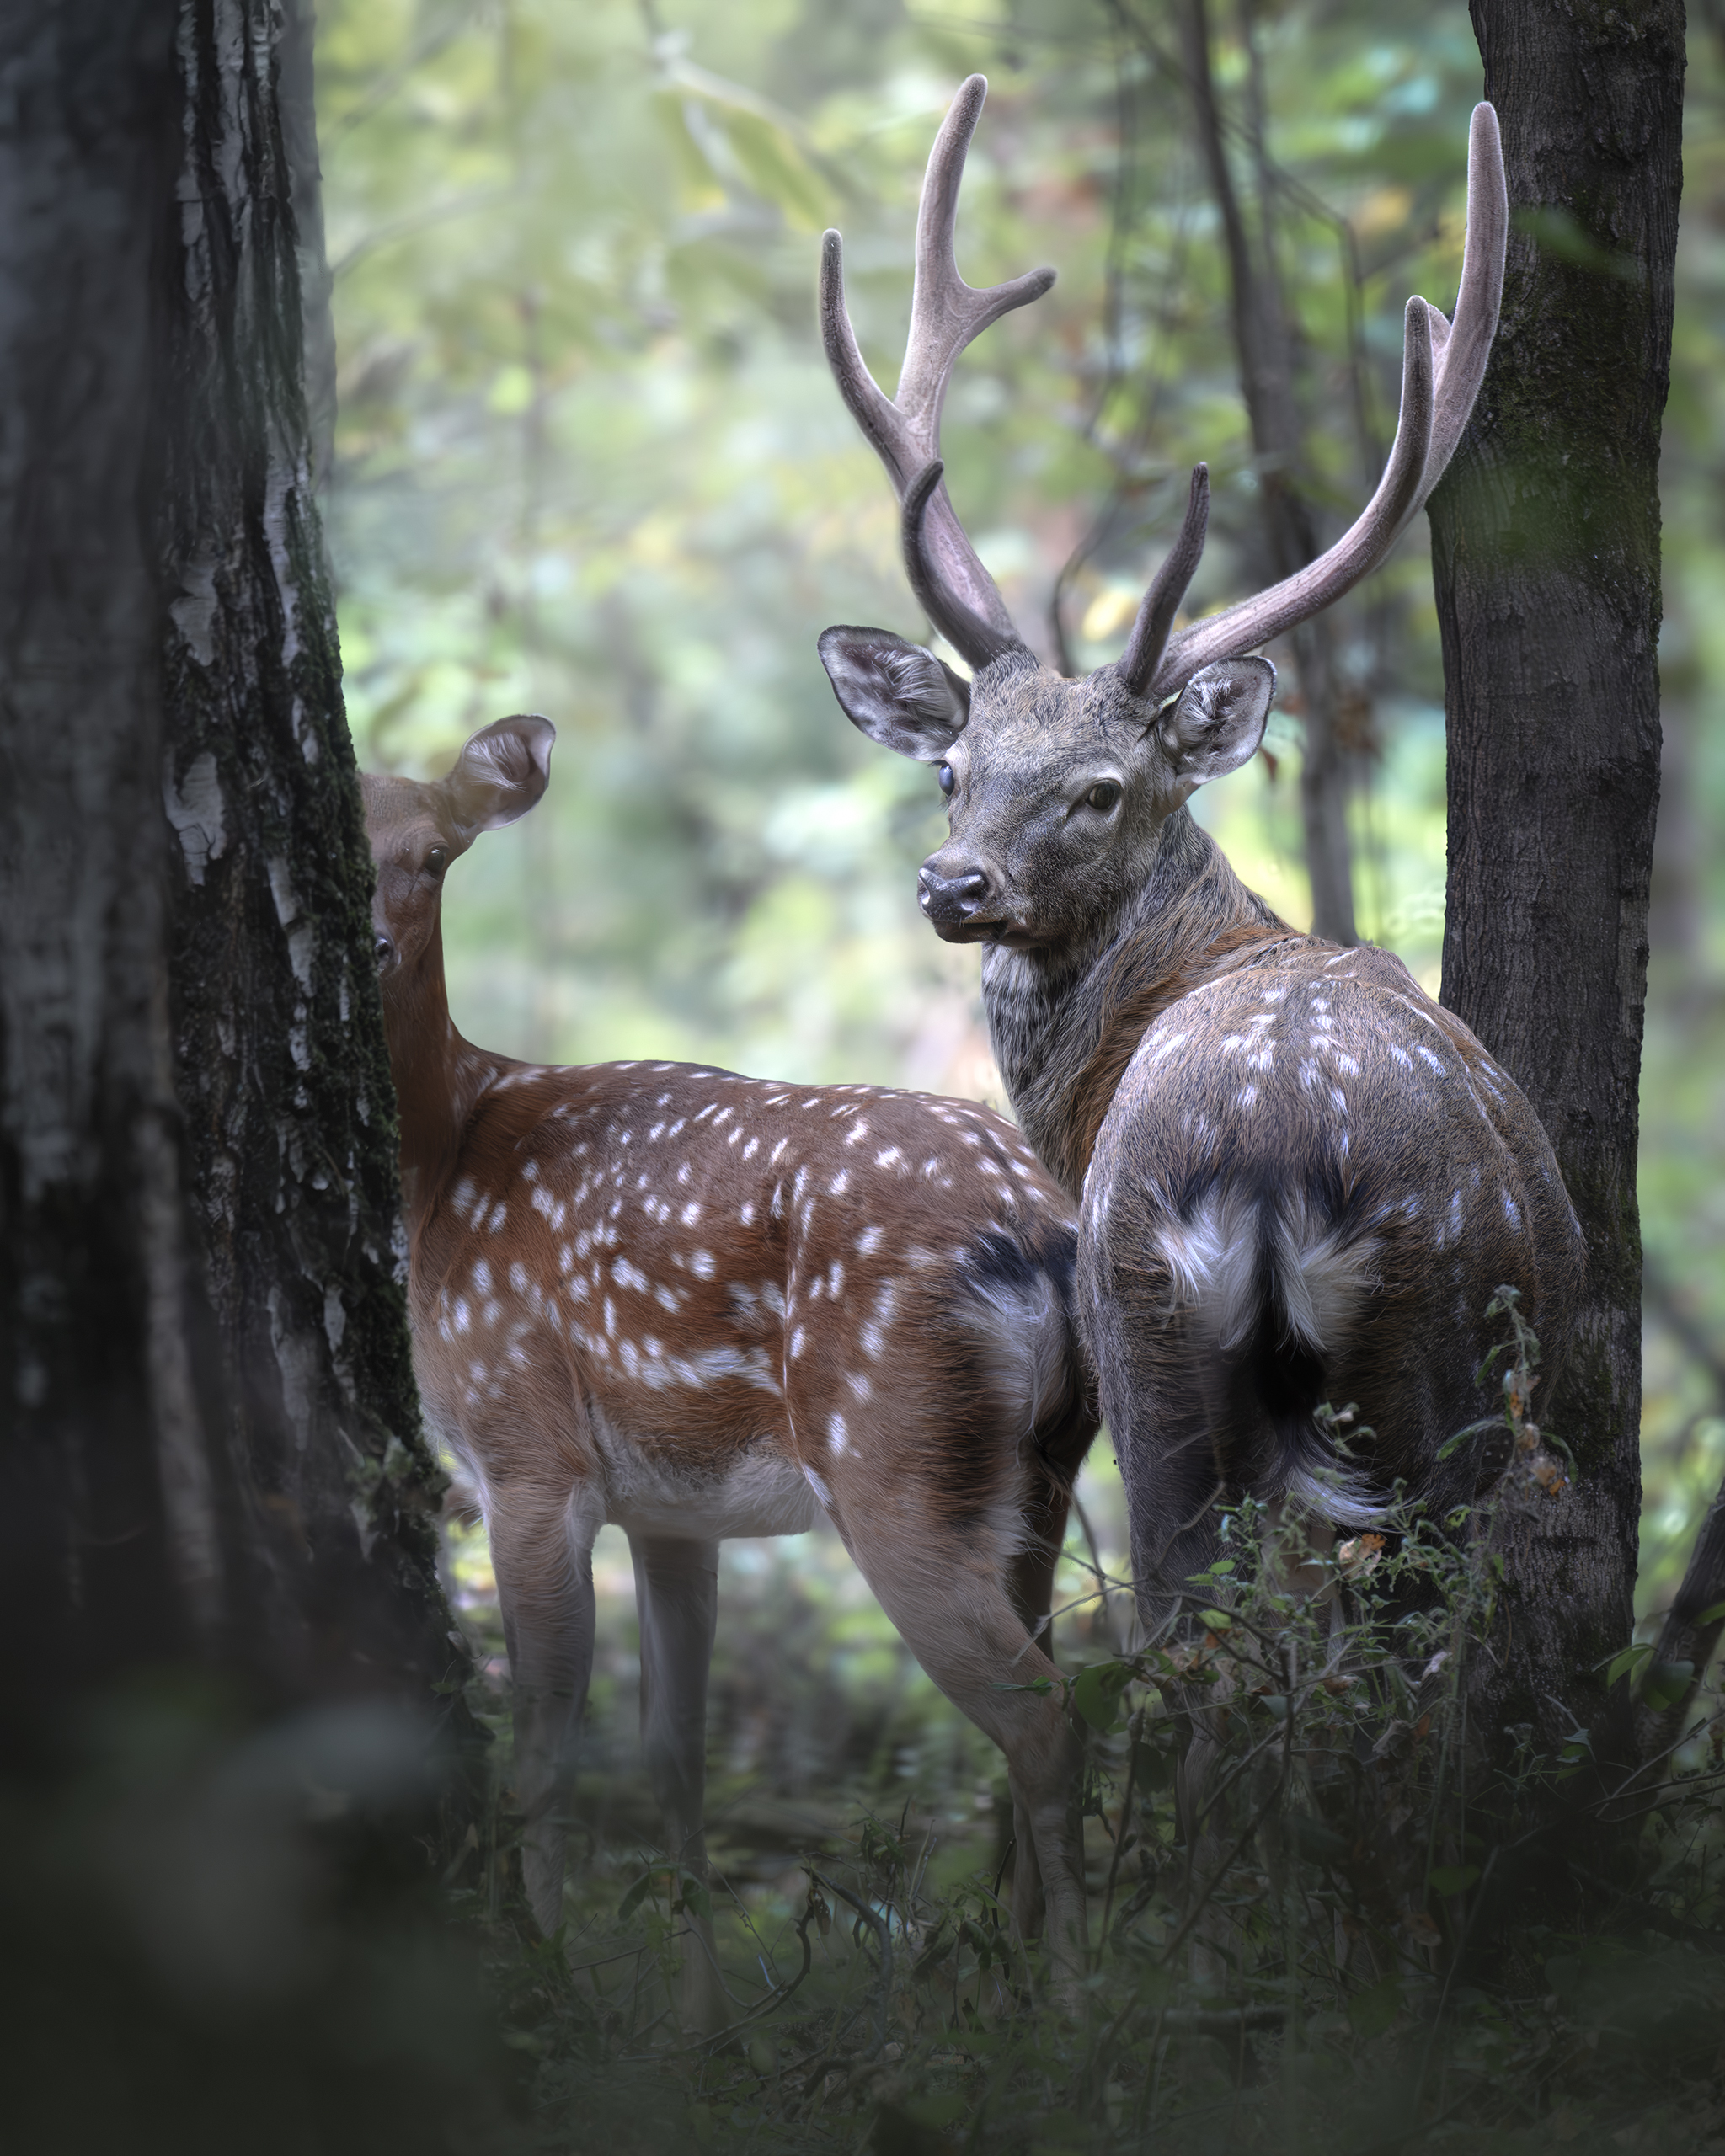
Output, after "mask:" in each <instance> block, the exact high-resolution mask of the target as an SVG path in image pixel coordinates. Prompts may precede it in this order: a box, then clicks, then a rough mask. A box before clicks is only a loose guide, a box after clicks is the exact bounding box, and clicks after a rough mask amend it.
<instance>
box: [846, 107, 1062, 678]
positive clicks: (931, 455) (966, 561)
mask: <svg viewBox="0 0 1725 2156" xmlns="http://www.w3.org/2000/svg"><path fill="white" fill-rule="evenodd" d="M987 94H988V83H987V80H986V78H985V77H984V76H981V75H972V76H971V77H969V80H968V81H966V82H965V83H964V84H963V86H962V87H961V88H960V89H959V94H958V95H957V97H955V98H954V99H953V103H952V105H951V108H950V109H949V110H948V114H947V116H946V119H945V120H944V121H943V123H942V125H941V130H940V132H939V134H938V135H937V136H936V137H935V141H934V147H933V148H932V150H931V151H930V152H929V157H928V168H927V172H926V173H925V174H924V176H923V181H922V200H921V207H920V209H919V210H918V211H917V216H916V282H915V285H914V286H913V289H912V292H911V334H910V339H909V341H908V343H907V344H906V346H905V364H904V366H903V368H902V369H901V370H900V376H899V386H898V390H897V393H896V394H895V396H894V397H893V398H891V399H890V400H889V398H886V397H885V396H884V394H883V393H882V392H881V390H880V388H879V386H878V385H877V383H876V382H875V381H874V378H873V376H872V375H871V374H870V373H869V371H868V366H867V365H866V364H865V362H864V360H863V355H862V352H861V350H860V349H859V348H858V346H857V338H856V333H855V332H854V331H853V329H852V327H851V320H850V316H849V313H848V312H847V311H846V306H845V280H844V247H843V243H842V241H841V239H840V237H839V235H838V234H837V233H836V232H828V233H827V234H826V236H825V239H824V240H823V241H822V243H821V263H820V330H821V340H822V342H823V344H825V348H826V356H827V362H828V364H829V366H830V367H831V368H832V371H833V376H834V378H835V379H836V382H837V383H838V386H839V394H840V395H841V397H842V398H844V400H845V403H846V405H847V406H848V408H849V409H850V411H851V414H852V417H853V418H854V419H855V420H856V421H857V425H858V426H860V427H861V428H862V430H863V434H864V435H866V436H867V438H868V440H869V442H870V443H871V444H872V445H873V449H874V451H875V454H876V455H877V456H879V458H880V461H881V462H882V463H883V464H884V465H885V467H886V469H887V476H888V477H889V478H890V479H891V481H892V483H893V491H894V493H895V494H896V495H897V496H898V498H899V500H900V503H901V504H905V505H906V506H907V507H908V494H909V490H910V488H911V484H912V483H913V482H914V481H916V479H917V478H919V477H920V476H921V475H922V474H923V473H924V472H927V468H928V467H929V466H930V465H931V464H932V463H935V462H937V461H938V460H939V456H940V415H941V407H942V406H943V403H945V401H946V392H947V384H948V381H949V380H950V379H951V376H952V371H953V366H954V365H955V364H956V363H957V360H958V358H959V354H960V353H961V352H962V351H963V350H964V348H965V346H966V345H967V344H969V343H970V342H971V341H972V340H973V339H975V338H976V337H979V336H980V334H982V332H983V331H984V330H985V329H986V328H988V326H989V324H990V323H991V322H997V321H998V320H999V319H1000V318H1001V315H1003V314H1008V313H1010V312H1012V309H1013V308H1014V307H1024V306H1026V305H1028V303H1029V302H1030V301H1032V300H1035V299H1040V298H1041V296H1042V295H1043V294H1044V292H1045V291H1047V290H1048V288H1049V286H1050V285H1052V284H1053V282H1054V281H1055V273H1054V271H1053V270H1031V271H1030V272H1029V273H1028V275H1025V276H1023V277H1015V278H1012V280H1009V281H1008V282H1007V283H1006V284H1003V285H992V286H987V287H985V288H978V287H975V286H970V285H967V284H966V283H965V282H964V279H963V278H962V277H961V276H960V275H959V268H958V263H957V260H956V259H955V257H954V255H953V227H954V224H955V222H956V221H957V217H958V209H959V184H960V183H961V181H962V180H963V178H964V157H965V152H967V151H968V150H969V147H970V137H971V136H972V135H973V134H975V131H976V122H977V120H978V119H979V118H980V115H981V112H982V105H983V100H984V99H985V97H986V96H987ZM933 485H934V489H935V491H934V493H933V494H932V499H927V500H926V501H925V504H924V507H923V509H922V510H921V511H920V512H919V514H918V515H917V517H916V520H914V521H915V528H916V544H917V547H918V552H919V559H918V560H917V562H916V563H912V562H911V558H910V555H909V553H908V552H907V554H906V559H905V566H906V568H907V569H908V570H909V571H910V574H911V581H912V583H913V584H916V582H917V579H918V577H919V575H920V576H921V578H922V579H924V581H925V583H926V584H927V587H928V591H929V592H932V593H933V594H935V595H938V597H939V599H940V601H941V607H940V611H937V610H936V608H935V607H933V606H929V600H928V595H927V594H926V593H925V592H924V591H923V590H921V589H920V588H919V590H918V597H919V598H921V600H922V601H923V604H924V605H925V606H929V613H930V618H931V619H932V620H933V621H934V622H935V624H936V626H937V627H938V628H939V629H940V631H941V633H942V634H943V636H946V637H948V638H949V640H950V641H951V642H952V643H953V646H954V648H955V649H957V650H959V651H960V652H962V653H963V654H964V657H965V658H966V659H969V661H970V663H971V664H973V665H985V664H987V663H988V660H989V659H991V658H996V657H998V656H999V654H1000V652H1001V651H1002V650H1006V649H1009V648H1015V647H1017V644H1018V643H1019V638H1018V636H1017V632H1016V631H1015V630H1014V629H1013V627H1012V616H1010V615H1009V614H1008V613H1007V607H1006V602H1005V600H1003V599H1002V598H1001V595H1000V593H999V591H998V590H997V589H996V585H995V582H994V579H993V578H992V577H991V576H990V574H988V571H987V570H986V569H985V568H984V567H983V565H982V563H981V562H980V560H979V559H978V558H977V554H976V550H975V547H972V545H971V544H970V542H969V539H968V538H967V537H966V536H965V534H964V526H962V525H961V524H960V523H959V519H958V515H957V514H956V512H955V511H954V510H953V505H952V503H951V501H950V500H949V499H948V495H947V491H946V487H945V484H944V482H943V481H942V480H940V479H938V478H937V480H936V481H935V482H934V483H933ZM911 524H912V520H911V519H909V518H908V517H907V519H906V524H905V529H906V534H907V538H906V544H907V547H908V546H909V544H910V536H909V535H910V533H911ZM948 615H949V616H950V617H951V621H952V622H953V624H956V625H957V626H958V627H959V628H960V629H961V630H964V632H965V635H966V636H968V635H969V628H968V627H967V625H969V624H973V623H980V624H983V625H985V629H986V632H987V633H986V635H985V638H984V639H983V641H982V642H981V643H979V644H978V646H977V648H976V649H975V650H973V649H971V648H970V647H969V643H968V642H966V641H965V640H964V638H963V637H961V636H955V635H953V628H952V627H949V626H948V620H947V619H946V618H943V616H948ZM971 641H975V639H974V638H972V639H971Z"/></svg>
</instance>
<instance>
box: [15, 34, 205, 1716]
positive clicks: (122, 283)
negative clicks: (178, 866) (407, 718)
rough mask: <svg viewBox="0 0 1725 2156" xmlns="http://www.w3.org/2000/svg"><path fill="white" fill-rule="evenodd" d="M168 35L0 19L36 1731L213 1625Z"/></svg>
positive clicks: (19, 1504)
mask: <svg viewBox="0 0 1725 2156" xmlns="http://www.w3.org/2000/svg"><path fill="white" fill-rule="evenodd" d="M175 14H176V7H175V4H174V0H68V4H67V5H65V6H63V7H60V8H39V9H25V8H19V7H13V8H8V10H7V12H6V14H5V16H4V17H3V19H0V38H3V44H0V72H3V79H4V82H5V87H6V96H5V101H4V107H3V110H4V115H5V116H4V119H3V120H0V200H4V202H5V204H6V205H7V206H6V215H5V216H4V217H3V218H0V376H3V379H4V381H5V382H6V385H7V402H6V412H5V416H4V420H3V424H0V500H3V501H4V503H5V504H6V514H5V520H4V524H3V526H0V550H3V563H0V625H3V626H0V1431H3V1439H4V1456H5V1462H6V1486H7V1502H6V1503H5V1505H4V1506H3V1507H0V1595H3V1598H4V1605H5V1608H6V1610H7V1613H8V1619H9V1620H10V1622H9V1623H8V1633H9V1634H10V1636H12V1637H13V1638H14V1639H21V1641H22V1643H23V1652H21V1653H20V1654H19V1656H18V1657H16V1658H15V1660H16V1672H15V1674H16V1680H17V1683H18V1684H19V1686H21V1687H22V1689H23V1691H24V1696H25V1701H26V1706H27V1709H28V1708H29V1707H43V1706H45V1705H47V1704H48V1701H49V1699H50V1697H51V1694H52V1692H53V1690H54V1689H55V1688H56V1685H58V1684H61V1683H64V1682H65V1681H66V1680H67V1678H71V1679H72V1681H74V1682H76V1681H77V1679H79V1678H83V1677H87V1676H90V1675H93V1674H96V1673H99V1672H100V1671H101V1670H103V1669H104V1668H105V1667H107V1666H108V1665H109V1662H110V1660H111V1657H112V1654H113V1643H114V1642H115V1641H116V1640H118V1639H121V1638H123V1639H125V1640H126V1641H127V1651H128V1652H129V1653H130V1654H132V1655H142V1656H150V1655H152V1654H153V1655H165V1654H173V1653H176V1652H181V1651H183V1650H184V1649H185V1648H186V1647H187V1646H189V1645H190V1643H191V1638H192V1635H193V1633H194V1631H195V1630H196V1629H197V1628H198V1627H199V1626H200V1625H201V1626H203V1627H206V1628H210V1627H213V1626H214V1625H216V1623H217V1622H218V1621H219V1619H220V1615H221V1613H222V1608H223V1605H224V1592H225V1580H224V1578H223V1577H222V1566H221V1564H220V1561H219V1556H218V1552H217V1548H216V1540H217V1538H216V1529H215V1521H214V1498H213V1495H212V1475H211V1461H210V1458H209V1455H208V1451H207V1448H206V1426H205V1421H204V1416H205V1412H206V1409H207V1406H208V1405H209V1401H208V1396H207V1393H206V1391H204V1390H202V1388H200V1379H199V1374H198V1373H197V1372H196V1371H195V1369H194V1368H193V1366H192V1362H191V1352H192V1351H191V1344H190V1328H189V1326H187V1324H186V1322H185V1310H184V1301H185V1296H186V1291H187V1288H188V1284H189V1274H188V1265H187V1257H188V1251H187V1246H186V1240H185V1235H184V1214H183V1210H182V1208H181V1204H180V1175H181V1161H180V1153H179V1130H178V1118H177V1117H176V1115H175V1113H174V1096H173V1086H172V1075H171V1069H170V1051H169V1036H168V1011H167V998H166V993H165V990H166V970H165V966H164V963H163V958H164V950H165V936H166V929H165V922H164V908H163V890H164V874H163V872H164V869H165V867H166V861H167V845H166V841H167V836H168V834H167V831H166V829H165V827H164V825H163V821H162V816H161V810H160V805H159V804H160V799H161V792H160V779H159V771H160V739H161V733H160V728H161V710H160V698H159V692H158V648H159V632H158V620H159V603H158V569H157V565H156V562H155V559H154V557H153V553H152V547H151V544H150V539H149V534H148V531H147V519H146V518H145V516H144V515H142V513H141V512H142V505H143V504H144V502H145V501H146V499H147V496H148V494H149V492H150V490H151V488H152V484H153V483H154V479H155V477H156V472H155V468H154V464H153V460H152V454H151V446H150V445H151V441H152V424H151V415H152V408H153V405H154V403H155V400H156V398H157V397H158V394H159V392H160V389H161V382H160V377H159V374H158V369H157V366H155V365H154V364H153V362H154V360H156V358H157V357H158V355H159V353H160V350H161V338H160V334H159V333H160V327H161V322H162V307H161V292H162V286H163V280H164V279H165V277H166V276H167V275H168V272H169V264H168V250H167V248H166V245H165V242H166V240H167V237H168V232H167V230H166V228H165V223H164V218H163V211H164V209H165V206H166V205H167V204H168V202H169V201H170V200H171V199H172V194H173V187H174V162H175V156H176V150H177V143H176V140H175V136H176V133H177V129H176V126H175V118H176V111H177V100H176V98H175V95H174V75H173V58H174V19H175ZM71 264H76V268H77V274H76V275H68V274H67V270H68V265H71ZM31 1719H32V1717H31V1716H30V1715H29V1712H28V1711H27V1712H26V1714H25V1715H24V1716H23V1717H22V1718H21V1721H20V1722H19V1724H18V1725H16V1726H18V1727H19V1728H21V1729H24V1730H27V1729H28V1727H29V1723H30V1721H31Z"/></svg>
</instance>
